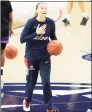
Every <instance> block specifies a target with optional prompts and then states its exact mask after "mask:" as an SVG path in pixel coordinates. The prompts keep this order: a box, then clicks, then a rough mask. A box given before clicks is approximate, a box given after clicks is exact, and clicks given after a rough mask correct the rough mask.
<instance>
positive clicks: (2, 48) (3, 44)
mask: <svg viewBox="0 0 92 112" xmlns="http://www.w3.org/2000/svg"><path fill="white" fill-rule="evenodd" d="M6 45H7V43H1V50H2V51H3V50H4V49H5V47H6Z"/></svg>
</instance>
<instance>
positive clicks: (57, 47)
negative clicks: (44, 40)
mask: <svg viewBox="0 0 92 112" xmlns="http://www.w3.org/2000/svg"><path fill="white" fill-rule="evenodd" d="M62 50H63V46H62V44H61V43H60V42H59V41H58V40H52V41H50V42H49V43H48V45H47V51H48V53H49V54H51V55H55V56H56V55H60V54H61V52H62Z"/></svg>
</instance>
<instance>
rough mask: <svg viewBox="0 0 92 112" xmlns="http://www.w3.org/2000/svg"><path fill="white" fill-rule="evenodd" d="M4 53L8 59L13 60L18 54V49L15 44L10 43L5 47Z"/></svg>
mask: <svg viewBox="0 0 92 112" xmlns="http://www.w3.org/2000/svg"><path fill="white" fill-rule="evenodd" d="M4 54H5V57H6V58H7V59H10V60H12V59H14V58H16V56H17V55H18V49H17V48H16V47H15V46H13V45H9V46H7V47H6V48H5V50H4Z"/></svg>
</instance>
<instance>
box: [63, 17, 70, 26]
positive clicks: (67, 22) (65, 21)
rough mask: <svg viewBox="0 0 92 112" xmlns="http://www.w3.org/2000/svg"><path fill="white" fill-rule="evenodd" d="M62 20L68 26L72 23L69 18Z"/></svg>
mask: <svg viewBox="0 0 92 112" xmlns="http://www.w3.org/2000/svg"><path fill="white" fill-rule="evenodd" d="M62 22H63V23H64V24H65V25H66V26H68V25H70V22H69V21H68V19H67V18H65V19H63V20H62Z"/></svg>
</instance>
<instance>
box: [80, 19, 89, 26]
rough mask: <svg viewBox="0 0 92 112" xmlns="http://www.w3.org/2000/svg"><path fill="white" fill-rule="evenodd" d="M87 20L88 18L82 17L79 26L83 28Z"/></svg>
mask: <svg viewBox="0 0 92 112" xmlns="http://www.w3.org/2000/svg"><path fill="white" fill-rule="evenodd" d="M88 19H89V17H87V18H86V17H83V18H82V21H81V23H80V25H83V26H85V25H86V23H87V21H88Z"/></svg>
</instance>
